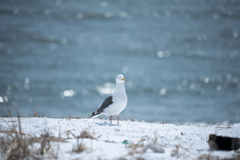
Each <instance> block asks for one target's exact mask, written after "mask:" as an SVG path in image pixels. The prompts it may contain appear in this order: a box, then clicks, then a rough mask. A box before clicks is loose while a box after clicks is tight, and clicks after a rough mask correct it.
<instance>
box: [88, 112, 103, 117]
mask: <svg viewBox="0 0 240 160" xmlns="http://www.w3.org/2000/svg"><path fill="white" fill-rule="evenodd" d="M100 114H101V113H97V112H92V113H90V114H89V115H88V116H89V117H97V116H99V115H100Z"/></svg>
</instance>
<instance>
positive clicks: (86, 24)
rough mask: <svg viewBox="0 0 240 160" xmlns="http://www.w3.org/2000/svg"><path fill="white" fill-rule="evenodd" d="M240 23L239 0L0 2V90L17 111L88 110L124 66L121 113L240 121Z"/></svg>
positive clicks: (62, 113) (63, 113) (59, 113)
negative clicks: (125, 98)
mask: <svg viewBox="0 0 240 160" xmlns="http://www.w3.org/2000/svg"><path fill="white" fill-rule="evenodd" d="M239 26H240V2H239V1H237V0H211V1H209V0H199V1H192V0H184V1H179V0H149V1H144V0H119V1H98V0H88V1H78V0H71V1H69V0H39V1H28V0H0V90H1V91H2V92H3V94H4V96H5V99H6V100H7V103H8V105H9V107H10V110H11V112H12V113H13V114H15V115H16V111H15V110H16V109H18V111H19V112H20V115H21V116H32V115H33V110H36V111H37V112H39V114H40V113H41V112H42V114H43V115H44V116H48V117H67V116H72V117H86V116H87V114H88V113H90V112H93V111H95V110H96V109H97V107H98V106H99V105H100V104H101V103H102V101H103V100H104V99H105V98H106V97H107V96H108V95H109V94H111V92H112V91H113V90H114V86H115V78H116V76H117V75H118V74H120V73H121V74H123V75H124V76H125V79H126V82H125V86H126V92H127V95H128V105H127V107H126V109H125V110H124V111H123V112H122V115H121V118H126V119H132V118H136V119H137V120H145V121H164V122H203V121H207V120H209V121H210V122H212V123H214V122H218V121H220V122H222V121H226V120H235V122H240V27H239ZM7 115H8V112H7V109H6V107H5V105H4V103H3V99H2V98H0V116H7Z"/></svg>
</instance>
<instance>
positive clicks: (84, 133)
mask: <svg viewBox="0 0 240 160" xmlns="http://www.w3.org/2000/svg"><path fill="white" fill-rule="evenodd" d="M69 134H71V135H72V136H73V137H74V138H77V139H78V138H89V139H95V140H97V138H95V137H94V136H93V135H92V134H90V133H89V132H88V131H87V129H85V130H82V131H81V133H80V135H78V136H76V135H75V134H73V133H72V132H71V131H70V130H67V135H68V136H69Z"/></svg>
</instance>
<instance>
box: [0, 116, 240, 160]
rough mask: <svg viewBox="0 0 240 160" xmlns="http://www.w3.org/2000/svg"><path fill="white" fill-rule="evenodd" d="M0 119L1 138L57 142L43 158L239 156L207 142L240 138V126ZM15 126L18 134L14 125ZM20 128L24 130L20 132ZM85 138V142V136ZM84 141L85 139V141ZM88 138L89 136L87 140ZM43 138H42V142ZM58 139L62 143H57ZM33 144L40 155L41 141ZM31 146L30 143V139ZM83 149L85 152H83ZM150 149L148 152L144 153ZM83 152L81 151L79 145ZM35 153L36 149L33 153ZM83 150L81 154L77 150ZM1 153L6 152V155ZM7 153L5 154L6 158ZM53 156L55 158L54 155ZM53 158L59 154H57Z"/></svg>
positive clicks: (88, 120) (211, 157) (45, 151)
mask: <svg viewBox="0 0 240 160" xmlns="http://www.w3.org/2000/svg"><path fill="white" fill-rule="evenodd" d="M20 123H21V127H19V122H18V118H3V117H1V118H0V131H1V132H0V138H1V139H0V140H1V142H3V140H4V139H5V140H6V141H7V136H9V135H10V134H12V135H15V134H16V135H17V133H18V134H19V133H20V132H21V134H19V135H22V138H23V139H24V138H25V139H28V138H32V139H33V137H35V139H37V137H43V136H42V135H45V137H51V138H55V140H53V141H49V143H48V145H49V146H51V147H49V148H50V149H49V148H48V149H46V150H43V151H44V152H43V154H38V155H37V157H38V158H41V159H64V160H65V159H66V160H68V159H69V160H70V159H75V160H77V159H84V160H85V159H86V160H92V159H139V160H140V159H151V160H152V159H158V160H159V159H165V160H169V159H224V158H227V159H230V158H236V157H237V156H239V155H238V153H235V152H234V151H221V150H214V151H213V150H210V149H209V145H208V143H207V140H208V137H209V134H216V135H221V136H229V137H239V136H240V124H239V123H235V124H234V123H231V122H225V123H215V124H207V123H184V124H168V123H163V122H162V123H147V122H144V121H142V122H138V121H136V120H121V121H120V124H119V125H117V121H116V120H113V124H110V123H109V120H106V119H86V118H83V119H81V118H44V117H40V118H37V117H26V118H24V117H21V118H20ZM13 125H14V126H15V129H16V130H14V129H13V128H12V127H13ZM19 129H20V131H19ZM83 133H84V134H85V136H83V138H82V137H81V135H82V134H83ZM80 137H81V138H80ZM84 137H86V138H84ZM38 139H39V138H38ZM56 139H57V140H56ZM35 141H36V142H35V143H32V144H33V145H32V146H29V147H33V148H34V149H35V150H36V152H37V151H38V149H39V148H41V144H42V141H41V140H40V142H37V140H35ZM26 142H30V140H28V141H26ZM149 144H153V145H154V146H155V147H158V148H161V149H163V150H164V153H155V152H154V151H153V150H151V149H147V148H146V146H148V145H149ZM79 146H82V148H83V149H82V150H78V149H79ZM144 147H145V149H147V150H146V151H145V152H144V151H143V149H144ZM80 148H81V147H80ZM34 149H32V150H34ZM77 150H78V151H77ZM1 152H2V151H1ZM7 153H8V152H6V153H5V154H4V153H1V155H0V156H1V157H0V159H4V157H6V155H7ZM52 153H54V154H52ZM53 155H54V156H53Z"/></svg>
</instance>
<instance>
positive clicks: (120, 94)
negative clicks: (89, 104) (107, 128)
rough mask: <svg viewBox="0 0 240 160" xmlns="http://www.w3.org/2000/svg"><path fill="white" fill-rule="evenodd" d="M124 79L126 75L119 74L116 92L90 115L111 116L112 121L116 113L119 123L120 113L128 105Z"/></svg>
mask: <svg viewBox="0 0 240 160" xmlns="http://www.w3.org/2000/svg"><path fill="white" fill-rule="evenodd" d="M124 81H125V79H124V76H123V75H121V74H120V75H118V76H117V78H116V89H115V91H114V93H113V94H112V95H111V96H109V97H107V98H106V99H105V100H104V101H103V103H102V104H101V105H100V106H99V108H98V110H97V111H96V112H93V113H90V114H89V116H91V117H97V116H100V115H106V116H110V121H111V123H112V116H114V115H116V116H117V117H118V124H119V114H120V113H121V112H122V111H123V110H124V109H125V107H126V106H127V95H126V91H125V87H124Z"/></svg>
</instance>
